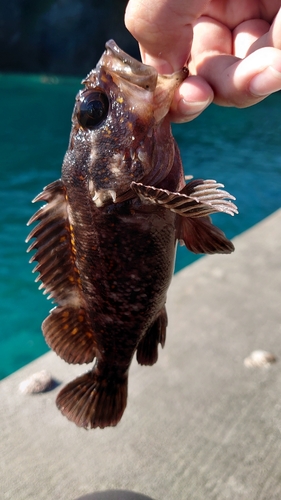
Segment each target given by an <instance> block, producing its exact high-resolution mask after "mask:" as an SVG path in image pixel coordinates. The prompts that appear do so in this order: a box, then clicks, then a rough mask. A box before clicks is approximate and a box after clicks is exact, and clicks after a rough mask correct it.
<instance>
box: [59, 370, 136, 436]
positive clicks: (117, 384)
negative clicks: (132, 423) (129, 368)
mask: <svg viewBox="0 0 281 500" xmlns="http://www.w3.org/2000/svg"><path fill="white" fill-rule="evenodd" d="M127 388H128V376H127V373H125V374H124V375H122V376H120V375H118V376H117V375H116V374H115V375H112V374H110V375H109V376H108V377H106V376H103V377H102V376H101V375H100V373H98V368H97V367H95V368H94V369H93V370H92V371H91V372H88V373H85V374H84V375H82V376H81V377H78V378H76V379H75V380H73V381H72V382H70V383H69V384H67V385H66V386H65V387H64V388H63V389H62V390H61V391H60V392H59V394H58V396H57V400H56V403H57V407H58V408H59V410H60V411H61V412H62V414H63V415H65V416H66V417H67V418H68V420H71V421H72V422H74V423H75V424H76V425H77V426H78V427H84V428H85V429H92V428H96V427H100V428H101V429H103V428H104V427H108V426H114V425H116V424H118V422H119V420H120V419H121V417H122V415H123V413H124V410H125V408H126V404H127Z"/></svg>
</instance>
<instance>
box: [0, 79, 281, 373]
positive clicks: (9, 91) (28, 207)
mask: <svg viewBox="0 0 281 500" xmlns="http://www.w3.org/2000/svg"><path fill="white" fill-rule="evenodd" d="M79 88H80V82H79V80H78V79H68V78H60V79H57V78H44V77H37V76H19V75H17V76H13V75H0V89H1V92H0V103H1V108H0V109H1V114H0V130H1V135H0V153H1V154H0V158H1V167H0V209H1V215H0V230H1V245H0V264H1V265H0V378H3V377H5V376H7V375H9V374H10V373H12V372H13V371H15V370H17V369H18V368H20V367H21V366H23V365H25V364H26V363H28V362H30V361H32V360H33V359H34V358H36V357H38V356H39V355H41V354H43V353H44V352H46V351H47V350H48V348H47V346H46V344H45V341H44V338H43V336H42V334H41V331H40V325H41V322H42V320H43V319H44V318H45V317H46V315H47V313H48V311H49V309H50V307H51V304H50V303H49V302H48V301H47V300H46V299H45V298H44V297H43V296H42V293H41V292H39V291H38V290H37V285H36V284H35V283H34V276H33V275H32V274H31V269H32V266H31V265H29V264H28V256H27V254H26V244H25V242H24V240H25V238H26V236H27V234H28V229H27V227H26V222H27V220H28V219H29V218H30V216H31V215H32V214H33V213H34V210H35V207H34V205H32V204H31V199H32V198H34V196H35V195H36V194H37V193H39V192H40V191H41V190H42V188H43V186H45V185H46V184H48V183H49V182H52V181H53V180H55V179H57V178H59V176H60V168H61V162H62V159H63V155H64V152H65V150H66V148H67V144H68V136H69V131H70V117H71V113H72V107H73V102H74V96H75V94H76V92H77V90H78V89H79ZM280 105H281V94H275V95H273V96H272V97H271V98H269V99H267V100H266V101H264V102H262V103H260V104H259V105H258V106H254V107H252V108H249V109H247V110H235V109H226V108H218V107H216V106H211V107H210V108H209V109H208V110H207V111H205V112H204V113H203V115H202V116H201V117H199V118H198V119H197V120H195V121H193V122H191V123H190V124H185V125H180V126H175V127H174V133H175V136H176V139H177V141H178V143H179V145H180V149H181V152H182V157H183V162H184V165H185V171H186V174H192V175H194V176H195V177H204V178H214V179H216V180H217V181H220V182H223V183H224V184H225V186H226V188H227V190H228V191H229V192H231V193H232V194H234V195H235V196H236V198H237V204H238V207H239V212H240V213H239V215H238V216H236V217H229V216H227V215H217V216H214V217H213V220H214V222H215V223H216V224H218V225H219V226H220V227H221V228H222V229H223V230H224V231H225V232H226V233H227V235H228V236H229V237H230V238H231V237H233V236H235V235H237V234H239V233H241V232H242V231H244V230H245V229H247V228H249V227H250V226H252V225H253V224H255V223H257V222H258V221H260V220H261V219H263V218H264V217H266V216H267V215H269V214H270V213H272V212H273V211H275V210H276V209H278V208H279V207H280V205H281V197H280V189H281V140H280V138H281V118H280V117H281V113H280ZM37 208H38V207H37ZM195 258H196V257H195V256H194V255H192V254H191V253H189V252H188V251H187V250H186V249H185V248H183V247H181V248H179V250H178V254H177V262H176V270H179V269H181V268H182V267H184V266H186V265H188V264H189V263H191V262H192V261H194V260H195Z"/></svg>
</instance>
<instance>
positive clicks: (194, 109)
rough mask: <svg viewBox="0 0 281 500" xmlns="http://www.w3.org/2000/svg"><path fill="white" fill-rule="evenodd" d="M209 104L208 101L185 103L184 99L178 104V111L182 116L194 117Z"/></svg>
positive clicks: (209, 101)
mask: <svg viewBox="0 0 281 500" xmlns="http://www.w3.org/2000/svg"><path fill="white" fill-rule="evenodd" d="M210 103H211V100H210V99H207V100H206V101H198V102H196V101H186V100H185V99H181V100H180V101H179V103H178V111H179V112H180V113H181V114H183V115H188V116H189V115H195V114H197V113H201V111H203V110H204V109H205V108H207V106H209V104H210Z"/></svg>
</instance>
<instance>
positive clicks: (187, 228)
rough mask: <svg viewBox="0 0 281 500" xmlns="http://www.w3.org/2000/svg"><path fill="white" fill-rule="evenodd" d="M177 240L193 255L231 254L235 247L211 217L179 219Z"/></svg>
mask: <svg viewBox="0 0 281 500" xmlns="http://www.w3.org/2000/svg"><path fill="white" fill-rule="evenodd" d="M177 222H178V228H177V238H178V239H179V240H180V241H183V242H184V244H185V246H186V247H187V248H188V250H190V251H191V252H193V253H208V254H213V253H231V252H233V251H234V245H233V243H231V241H230V240H229V239H228V238H227V237H226V236H225V234H224V232H223V231H221V229H219V228H218V227H217V226H214V224H213V223H212V221H211V219H210V217H208V216H207V217H201V218H200V219H188V218H183V217H179V218H178V221H177Z"/></svg>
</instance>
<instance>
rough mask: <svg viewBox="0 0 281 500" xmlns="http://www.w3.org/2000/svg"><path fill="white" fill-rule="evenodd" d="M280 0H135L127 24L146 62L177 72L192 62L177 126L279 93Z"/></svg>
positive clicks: (175, 110)
mask: <svg viewBox="0 0 281 500" xmlns="http://www.w3.org/2000/svg"><path fill="white" fill-rule="evenodd" d="M280 7H281V0H241V1H240V2H237V1H236V0H153V1H151V0H130V1H129V3H128V6H127V10H126V15H125V23H126V26H127V28H128V29H129V31H130V32H131V33H132V35H133V36H134V37H135V38H136V39H137V40H138V42H139V44H140V51H141V55H142V59H143V62H144V63H146V64H150V65H152V66H154V67H155V68H156V69H157V70H158V72H159V73H172V72H174V71H177V70H179V69H180V68H182V67H183V66H184V64H185V63H186V62H187V61H188V64H187V65H188V68H189V74H190V76H189V78H187V79H186V80H185V81H184V82H183V83H182V84H181V85H180V87H179V88H178V90H177V92H176V93H175V96H174V100H173V103H172V107H171V117H172V120H173V121H176V122H185V121H190V120H192V119H194V118H196V117H197V116H198V115H199V114H200V113H201V112H202V111H203V110H204V109H205V108H206V107H207V106H208V105H209V104H210V102H212V100H214V102H215V103H217V104H220V105H222V106H236V107H241V108H242V107H247V106H252V105H253V104H256V103H258V102H259V101H261V100H262V99H264V98H265V97H267V96H268V95H270V94H271V93H272V92H276V91H277V90H280V89H281V8H280Z"/></svg>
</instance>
